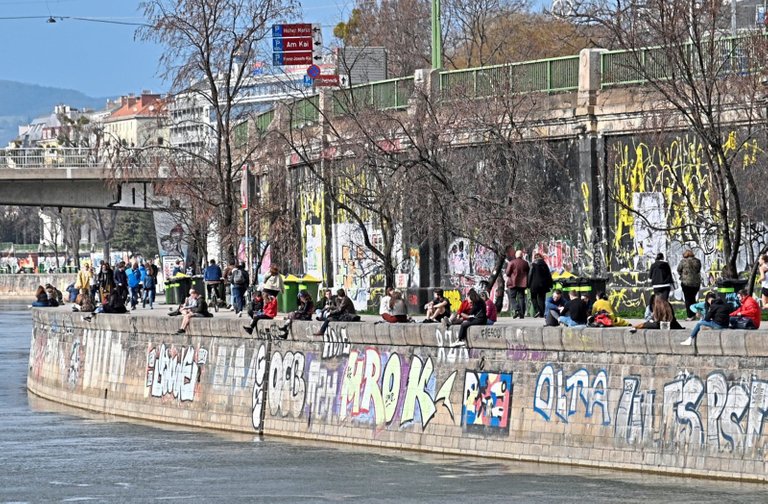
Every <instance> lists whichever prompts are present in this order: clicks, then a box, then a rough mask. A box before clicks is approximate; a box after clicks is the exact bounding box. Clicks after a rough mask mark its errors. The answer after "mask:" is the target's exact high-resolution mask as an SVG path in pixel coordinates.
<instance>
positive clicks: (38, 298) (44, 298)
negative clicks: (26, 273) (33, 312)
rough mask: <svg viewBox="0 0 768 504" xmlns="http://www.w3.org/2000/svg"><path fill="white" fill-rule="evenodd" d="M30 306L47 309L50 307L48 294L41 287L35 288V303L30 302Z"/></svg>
mask: <svg viewBox="0 0 768 504" xmlns="http://www.w3.org/2000/svg"><path fill="white" fill-rule="evenodd" d="M32 306H34V307H35V308H48V307H50V306H51V302H50V300H49V299H48V293H47V292H46V291H45V287H43V286H42V285H38V286H37V290H36V291H35V301H33V302H32Z"/></svg>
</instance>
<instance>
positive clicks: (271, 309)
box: [243, 293, 277, 334]
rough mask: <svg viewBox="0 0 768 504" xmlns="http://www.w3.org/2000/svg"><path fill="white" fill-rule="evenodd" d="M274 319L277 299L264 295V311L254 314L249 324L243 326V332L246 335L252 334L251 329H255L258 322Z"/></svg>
mask: <svg viewBox="0 0 768 504" xmlns="http://www.w3.org/2000/svg"><path fill="white" fill-rule="evenodd" d="M275 317H277V297H275V296H272V295H270V294H266V293H265V294H264V310H262V311H257V312H254V313H253V320H251V324H250V325H247V326H243V329H245V332H247V333H248V334H253V329H254V328H255V327H256V324H257V323H258V322H259V320H272V319H273V318H275Z"/></svg>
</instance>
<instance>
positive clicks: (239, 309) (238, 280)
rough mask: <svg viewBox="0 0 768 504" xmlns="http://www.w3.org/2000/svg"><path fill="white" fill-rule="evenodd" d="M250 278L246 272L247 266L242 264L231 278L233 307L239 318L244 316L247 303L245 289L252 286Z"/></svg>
mask: <svg viewBox="0 0 768 504" xmlns="http://www.w3.org/2000/svg"><path fill="white" fill-rule="evenodd" d="M250 283H251V282H250V280H249V278H248V272H247V271H245V264H243V263H240V264H238V265H237V268H235V269H233V270H232V277H231V284H232V286H231V289H232V306H234V308H235V313H236V314H237V316H238V317H242V315H243V304H244V303H245V298H244V295H245V289H247V288H248V285H249V284H250Z"/></svg>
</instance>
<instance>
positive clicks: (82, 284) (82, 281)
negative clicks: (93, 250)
mask: <svg viewBox="0 0 768 504" xmlns="http://www.w3.org/2000/svg"><path fill="white" fill-rule="evenodd" d="M92 278H93V272H92V271H91V265H90V264H88V263H83V267H82V268H81V269H80V271H79V272H78V273H77V281H76V282H75V288H76V289H77V290H78V291H81V290H82V289H85V290H86V291H88V292H89V293H90V290H91V279H92Z"/></svg>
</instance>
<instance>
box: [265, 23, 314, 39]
mask: <svg viewBox="0 0 768 504" xmlns="http://www.w3.org/2000/svg"><path fill="white" fill-rule="evenodd" d="M322 31H323V30H322V28H320V25H319V24H310V23H294V24H281V25H272V36H273V37H311V36H312V35H316V34H318V33H322Z"/></svg>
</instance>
